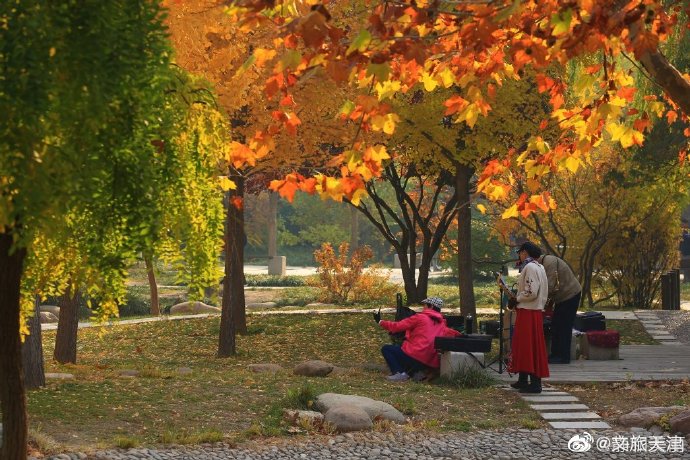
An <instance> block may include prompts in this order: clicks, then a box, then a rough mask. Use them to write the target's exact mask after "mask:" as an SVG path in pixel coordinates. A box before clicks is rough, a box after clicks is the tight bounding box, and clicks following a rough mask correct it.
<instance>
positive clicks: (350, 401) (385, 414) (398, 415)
mask: <svg viewBox="0 0 690 460" xmlns="http://www.w3.org/2000/svg"><path fill="white" fill-rule="evenodd" d="M339 406H346V407H359V408H360V409H362V410H363V411H364V412H366V413H367V414H369V417H370V418H371V419H377V418H380V419H384V420H390V421H391V422H395V423H405V421H406V419H405V416H404V415H403V414H402V412H400V411H399V410H398V409H396V408H395V407H393V406H391V405H390V404H388V403H385V402H383V401H376V400H375V399H371V398H367V397H366V396H357V395H343V394H338V393H322V394H320V395H319V396H317V397H316V401H314V408H315V409H317V410H319V411H321V412H323V413H324V414H326V413H328V411H330V410H331V409H333V408H336V407H339Z"/></svg>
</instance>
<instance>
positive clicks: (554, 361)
mask: <svg viewBox="0 0 690 460" xmlns="http://www.w3.org/2000/svg"><path fill="white" fill-rule="evenodd" d="M549 364H570V360H567V361H566V360H565V359H563V358H556V357H555V356H554V357H551V358H549Z"/></svg>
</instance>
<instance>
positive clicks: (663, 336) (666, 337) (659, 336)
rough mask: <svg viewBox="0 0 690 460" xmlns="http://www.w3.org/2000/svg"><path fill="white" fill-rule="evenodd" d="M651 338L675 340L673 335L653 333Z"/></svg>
mask: <svg viewBox="0 0 690 460" xmlns="http://www.w3.org/2000/svg"><path fill="white" fill-rule="evenodd" d="M652 338H653V339H654V340H662V341H663V340H676V336H675V335H653V336H652Z"/></svg>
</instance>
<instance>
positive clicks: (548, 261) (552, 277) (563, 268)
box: [539, 254, 582, 303]
mask: <svg viewBox="0 0 690 460" xmlns="http://www.w3.org/2000/svg"><path fill="white" fill-rule="evenodd" d="M539 263H540V264H542V265H543V266H544V270H546V277H547V278H548V279H549V297H552V298H553V300H554V301H555V302H556V303H561V302H565V301H566V300H568V299H571V298H573V297H574V296H575V295H577V294H578V293H579V292H580V291H582V287H581V286H580V282H579V281H578V280H577V278H576V277H575V274H574V273H573V271H572V270H571V269H570V266H569V265H568V264H567V263H566V262H565V261H564V260H563V259H560V258H558V257H556V256H552V255H551V254H547V255H543V256H541V257H540V258H539ZM556 280H558V286H556ZM556 288H557V289H556Z"/></svg>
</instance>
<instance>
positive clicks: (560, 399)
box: [522, 396, 579, 403]
mask: <svg viewBox="0 0 690 460" xmlns="http://www.w3.org/2000/svg"><path fill="white" fill-rule="evenodd" d="M522 399H524V400H525V401H529V402H535V403H538V402H541V403H555V402H576V401H579V399H577V398H576V397H575V396H523V397H522Z"/></svg>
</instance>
